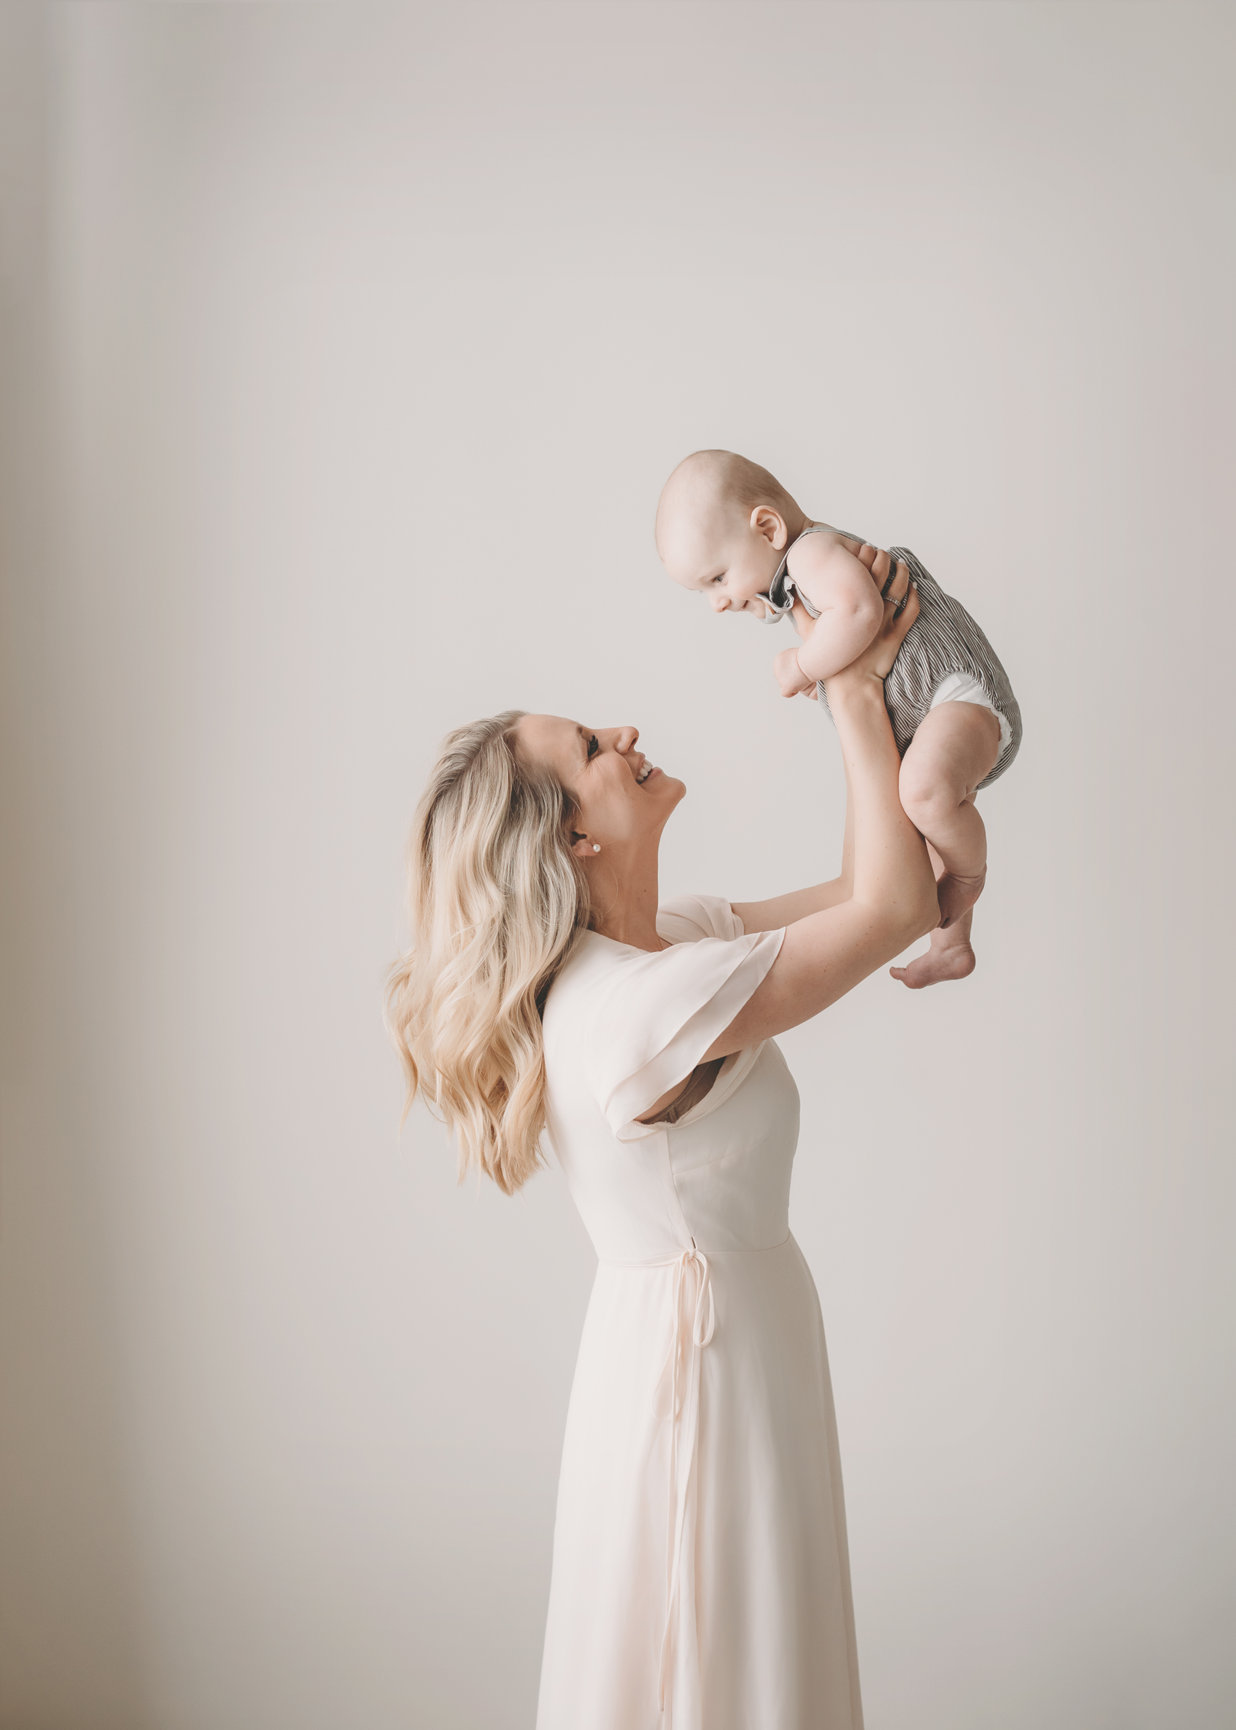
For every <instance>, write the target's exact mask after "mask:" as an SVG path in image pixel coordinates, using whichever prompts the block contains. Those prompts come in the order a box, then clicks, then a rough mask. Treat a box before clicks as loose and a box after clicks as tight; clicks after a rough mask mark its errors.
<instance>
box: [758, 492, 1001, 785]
mask: <svg viewBox="0 0 1236 1730" xmlns="http://www.w3.org/2000/svg"><path fill="white" fill-rule="evenodd" d="M802 532H803V534H804V535H813V534H822V533H827V534H834V535H841V536H842V537H843V538H844V539H846V540H853V541H860V542H861V541H862V536H861V535H850V534H848V533H847V532H846V530H844V529H834V528H832V527H831V526H830V525H829V524H828V523H808V524H807V527H806V528H805V529H804V530H803V531H802ZM797 544H798V543H797V542H796V541H795V542H793V543H792V544H791V545H790V547H789V548H788V549H787V551H786V555H785V558H784V559H782V561H781V563H780V565H778V567H777V573H776V575H775V576H774V577H773V580H772V582H771V583H770V584H769V585H768V593H767V594H765V595H763V596H761V599H762V600H763V601H764V603H765V604H766V606H767V607H768V609H769V622H770V623H772V624H775V623H776V622H777V621H778V620H779V619H781V618H782V617H783V616H784V615H785V614H786V613H788V612H789V610H790V608H791V607H792V606H793V604H794V600H795V597H797V598H798V599H799V600H801V601H802V604H803V606H804V607H805V608H806V609H807V612H808V613H809V614H810V615H811V617H812V618H813V619H818V618H819V616H820V615H819V611H818V609H817V608H815V607H813V606H812V604H811V602H810V601H809V600H808V599H807V597H806V595H804V594H803V593H802V591H801V589H799V588H798V587H797V585H796V584H795V582H794V579H793V577H792V576H791V575H790V573H789V571H788V569H787V568H786V567H787V564H788V561H789V557H790V554H791V553H792V552H793V551H794V547H795V546H796V545H797ZM888 555H889V557H890V558H892V559H903V560H904V561H905V563H906V564H907V565H908V566H909V568H910V575H911V576H912V577H913V578H914V581H915V582H916V583H917V584H918V617H917V619H915V621H914V623H913V624H912V625H911V626H910V629H909V630H908V631H907V633H906V638H905V641H904V642H903V643H902V645H901V648H900V649H899V650H898V651H897V659H896V660H895V661H894V662H893V669H892V672H891V673H889V675H888V677H887V678H886V679H885V681H884V701H885V704H886V706H887V708H888V715H889V719H890V721H891V722H892V724H893V737H894V738H895V739H896V741H897V749H898V751H900V753H901V755H902V756H903V757H904V756H905V753H906V747H907V746H908V745H909V743H910V740H911V739H912V738H913V737H914V735H915V733H916V731H917V730H918V727H919V724H920V723H921V721H922V719H923V716H924V715H925V714H926V713H927V711H928V709H930V708H931V706H932V701H933V699H934V698H935V697H936V694H937V692H939V691H940V687H941V686H942V685H943V684H944V682H945V680H946V679H948V680H952V681H953V683H955V684H957V685H958V687H959V688H960V687H961V685H962V681H965V682H966V683H967V684H968V683H969V681H970V680H973V681H974V682H975V683H976V684H977V685H978V686H979V687H980V689H981V691H982V694H983V696H984V697H985V698H986V699H987V700H988V702H989V703H990V704H991V707H992V708H993V709H994V710H995V711H996V714H997V716H999V718H1000V755H999V756H998V757H997V758H996V762H995V767H994V768H993V769H992V771H991V773H990V774H989V775H986V776H984V778H983V779H982V780H981V781H980V782H979V786H980V787H989V786H990V785H991V783H992V782H993V781H994V780H996V779H997V777H998V776H1000V775H1003V773H1004V771H1005V770H1006V769H1007V768H1008V766H1009V764H1010V763H1011V762H1012V761H1013V758H1014V757H1015V756H1016V755H1017V747H1018V746H1019V745H1020V744H1021V709H1020V708H1019V707H1018V703H1017V698H1016V697H1015V696H1014V695H1013V687H1012V685H1011V684H1010V683H1009V676H1008V674H1007V673H1006V672H1005V670H1004V668H1003V667H1002V666H1001V665H1000V662H999V659H998V657H997V655H996V652H995V650H994V649H993V648H992V646H991V644H990V643H989V642H988V641H987V638H986V637H985V636H984V635H983V633H982V631H981V630H980V629H979V627H978V626H977V625H976V624H975V622H974V620H973V619H972V618H971V617H970V615H969V613H967V611H966V609H965V608H964V607H963V606H962V605H961V603H960V601H955V600H954V599H953V597H952V596H951V595H946V594H945V593H944V590H943V589H942V588H941V587H940V585H939V583H937V581H936V579H935V578H934V577H933V576H932V574H931V572H930V571H929V570H928V569H927V567H926V565H924V564H923V563H922V562H921V560H919V559H918V558H916V557H915V555H914V554H913V553H912V552H911V551H910V549H909V547H889V548H888ZM970 688H971V689H973V686H970ZM816 695H817V696H818V697H819V699H820V702H821V704H822V705H823V707H824V709H825V711H826V712H827V713H828V716H829V719H830V720H831V719H832V713H831V711H830V710H829V708H828V698H827V697H826V696H825V694H824V685H823V683H822V682H821V683H820V684H819V685H817V687H816ZM947 695H948V693H947V692H945V693H943V700H947ZM976 700H978V699H977V698H976Z"/></svg>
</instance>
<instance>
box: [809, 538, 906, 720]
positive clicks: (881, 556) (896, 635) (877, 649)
mask: <svg viewBox="0 0 1236 1730" xmlns="http://www.w3.org/2000/svg"><path fill="white" fill-rule="evenodd" d="M863 550H864V551H866V548H864V549H863ZM863 563H864V564H866V563H867V561H866V560H865V559H864V560H863ZM869 568H870V570H871V575H872V577H873V579H874V580H875V582H876V584H877V585H878V586H879V587H880V588H883V586H884V583H885V581H886V580H887V578H888V574H889V571H890V570H891V569H892V560H891V559H890V557H889V555H888V554H887V553H886V552H885V551H884V550H883V549H882V548H881V549H879V550H878V551H877V552H876V555H875V558H874V560H873V561H872V562H871V565H870V567H869ZM900 601H904V602H905V605H904V606H903V607H902V608H901V610H900V612H899V611H898V610H897V604H898V602H900ZM917 617H918V585H917V584H916V583H915V582H914V580H913V578H912V577H911V576H910V567H909V566H908V565H907V564H906V562H905V560H904V559H898V561H897V574H896V576H895V577H894V578H893V581H892V582H891V583H890V584H889V588H888V594H887V595H886V596H885V599H884V623H883V624H882V625H881V626H880V629H879V630H878V631H877V632H876V634H875V636H874V637H873V638H872V639H871V641H870V643H868V645H867V647H866V648H865V649H864V650H863V652H862V654H861V655H856V656H855V657H854V659H853V660H852V661H851V662H850V664H849V666H848V667H843V668H842V669H841V671H840V672H839V673H834V674H833V676H832V678H831V679H828V680H826V681H825V686H824V689H825V691H826V692H827V691H829V690H830V689H831V688H832V687H833V686H834V685H838V686H839V685H842V684H846V685H853V684H859V683H861V682H862V681H863V680H865V679H875V680H876V681H878V682H879V683H881V684H882V683H883V681H884V679H885V677H886V675H887V674H889V673H891V672H892V669H893V662H894V661H895V660H896V659H897V651H898V650H899V649H900V647H901V645H902V643H904V642H905V640H906V633H907V632H908V631H909V629H910V626H911V625H912V624H913V623H914V621H915V619H917Z"/></svg>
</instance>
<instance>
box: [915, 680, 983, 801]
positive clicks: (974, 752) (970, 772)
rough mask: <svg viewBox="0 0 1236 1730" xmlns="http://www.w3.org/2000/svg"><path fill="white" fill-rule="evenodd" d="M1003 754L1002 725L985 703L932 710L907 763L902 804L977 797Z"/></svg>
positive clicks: (953, 703)
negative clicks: (980, 788) (980, 786)
mask: <svg viewBox="0 0 1236 1730" xmlns="http://www.w3.org/2000/svg"><path fill="white" fill-rule="evenodd" d="M999 755H1000V722H999V720H998V718H997V717H996V716H995V715H993V714H992V712H991V710H990V709H988V708H985V707H984V706H983V705H982V704H981V703H966V702H958V701H949V702H944V703H937V705H936V707H935V708H934V709H929V710H928V712H927V713H926V715H924V716H923V719H922V720H921V721H920V723H919V725H918V729H917V731H916V732H915V735H914V737H913V738H912V739H911V740H910V743H909V745H908V747H907V749H906V754H905V756H904V757H903V758H902V760H901V781H900V791H901V802H902V804H903V805H905V806H906V808H907V809H909V807H910V806H911V805H914V806H918V807H923V806H927V805H930V804H932V803H934V802H935V801H936V800H939V799H947V800H948V801H949V802H950V803H953V804H956V803H957V802H958V801H959V800H962V799H970V798H973V796H974V792H975V789H976V788H977V786H978V784H979V782H980V781H981V780H983V778H984V777H985V776H987V775H989V774H990V773H991V771H992V770H993V769H994V768H995V766H996V759H997V757H998V756H999Z"/></svg>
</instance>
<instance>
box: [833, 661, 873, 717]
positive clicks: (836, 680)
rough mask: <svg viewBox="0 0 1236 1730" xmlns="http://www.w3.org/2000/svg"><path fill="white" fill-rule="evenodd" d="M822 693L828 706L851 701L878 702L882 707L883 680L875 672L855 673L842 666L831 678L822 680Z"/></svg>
mask: <svg viewBox="0 0 1236 1730" xmlns="http://www.w3.org/2000/svg"><path fill="white" fill-rule="evenodd" d="M824 694H825V696H826V697H827V698H828V703H829V707H830V708H836V707H837V706H838V705H841V706H842V707H845V706H846V705H847V704H851V703H870V702H875V703H879V705H880V707H881V708H883V707H884V681H883V679H881V678H880V677H879V675H878V674H876V673H856V672H854V671H853V669H852V668H851V667H843V668H842V669H841V671H840V672H839V673H834V674H833V676H832V678H831V679H825V681H824Z"/></svg>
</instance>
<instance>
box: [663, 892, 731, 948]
mask: <svg viewBox="0 0 1236 1730" xmlns="http://www.w3.org/2000/svg"><path fill="white" fill-rule="evenodd" d="M657 930H658V931H659V932H660V933H661V935H662V937H668V938H669V940H670V942H671V943H692V942H695V941H696V940H697V939H698V938H700V937H742V936H743V935H745V933H744V931H743V925H742V920H741V919H740V918H739V917H738V915H737V913H735V911H734V909H733V908H732V907H731V906H730V904H729V902H728V901H726V900H723V899H722V897H721V896H720V895H675V896H674V897H673V898H672V899H671V900H668V901H663V902H662V903H661V905H660V907H659V908H658V909H657Z"/></svg>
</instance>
